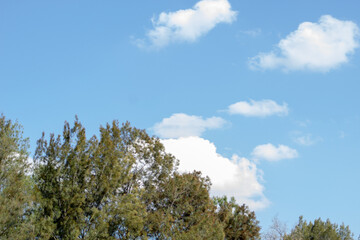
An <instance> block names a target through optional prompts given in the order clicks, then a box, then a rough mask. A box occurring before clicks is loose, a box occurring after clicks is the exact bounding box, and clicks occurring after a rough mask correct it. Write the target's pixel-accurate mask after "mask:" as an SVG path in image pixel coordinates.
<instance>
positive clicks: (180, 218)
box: [0, 115, 353, 240]
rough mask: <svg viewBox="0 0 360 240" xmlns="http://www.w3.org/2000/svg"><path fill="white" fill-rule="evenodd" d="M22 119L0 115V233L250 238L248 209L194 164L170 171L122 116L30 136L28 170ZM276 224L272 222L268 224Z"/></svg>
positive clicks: (253, 234)
mask: <svg viewBox="0 0 360 240" xmlns="http://www.w3.org/2000/svg"><path fill="white" fill-rule="evenodd" d="M28 147H29V141H28V139H26V138H24V137H23V133H22V127H21V126H20V125H19V124H18V123H17V122H12V121H11V120H8V119H6V118H5V116H3V115H1V117H0V239H49V240H55V239H64V240H65V239H89V240H90V239H159V240H170V239H171V240H172V239H177V240H188V239H189V240H192V239H194V240H197V239H211V240H212V239H214V240H256V239H260V226H259V222H258V220H257V219H256V216H255V213H254V212H253V211H251V210H250V209H249V208H248V206H246V205H244V204H243V205H239V204H237V203H236V201H235V199H234V198H231V199H230V200H228V198H227V197H214V198H211V197H210V194H209V192H210V189H211V181H210V179H209V178H208V177H206V176H202V174H201V172H198V171H194V172H179V171H178V170H177V166H178V160H177V159H175V157H174V156H172V155H171V154H169V153H167V152H166V151H165V148H164V146H163V145H162V144H161V141H160V139H159V138H157V137H152V136H149V135H148V134H147V133H146V132H145V131H144V130H140V129H137V128H134V127H132V126H131V125H130V123H128V122H127V123H124V124H119V122H117V121H113V122H112V123H111V124H106V125H105V126H101V127H100V129H99V134H98V135H94V136H90V137H88V136H87V135H86V130H85V128H84V127H83V125H82V124H81V123H80V121H79V120H78V119H77V117H76V119H75V121H74V124H73V125H71V124H70V123H68V122H65V124H64V128H63V131H62V134H60V135H58V136H55V135H54V134H50V135H49V137H46V135H45V133H43V134H42V136H41V138H40V139H39V140H38V141H37V147H36V151H35V154H34V164H33V166H32V167H31V168H30V165H29V163H28V159H29V152H28ZM275 230H276V229H275ZM279 236H280V237H281V238H278V236H277V235H276V234H269V235H267V237H272V238H267V237H266V236H265V239H274V240H275V239H283V240H288V239H294V240H297V239H298V240H303V239H304V240H305V239H306V240H307V239H314V240H322V239H324V240H325V239H326V240H338V239H339V240H352V239H353V236H352V233H351V231H350V230H349V227H347V226H345V225H344V224H342V225H340V226H338V225H336V224H333V223H331V222H330V221H329V220H327V221H326V222H323V221H322V220H321V219H317V220H315V221H314V222H309V223H308V222H306V221H304V220H303V218H300V219H299V223H298V224H297V225H296V226H295V228H294V229H293V230H292V231H291V232H290V233H289V234H286V233H285V231H282V232H281V234H280V235H279Z"/></svg>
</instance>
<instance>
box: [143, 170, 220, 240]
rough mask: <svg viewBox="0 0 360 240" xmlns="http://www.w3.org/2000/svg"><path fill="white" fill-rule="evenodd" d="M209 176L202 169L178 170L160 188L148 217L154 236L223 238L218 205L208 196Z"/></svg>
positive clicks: (151, 235)
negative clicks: (206, 176) (186, 171)
mask: <svg viewBox="0 0 360 240" xmlns="http://www.w3.org/2000/svg"><path fill="white" fill-rule="evenodd" d="M210 185H211V184H210V180H209V178H203V177H201V173H200V172H193V173H184V174H178V173H175V174H174V176H173V177H172V178H170V179H169V181H168V182H164V183H163V184H162V186H161V188H160V191H158V194H157V199H158V201H156V204H155V205H154V211H153V213H152V214H151V215H150V216H151V218H149V226H150V228H151V229H152V231H151V234H150V237H152V238H155V239H179V240H180V239H184V240H187V239H189V240H190V239H219V240H220V239H224V233H223V228H222V225H221V223H220V222H219V220H218V218H217V216H216V213H215V205H214V204H213V201H212V200H211V198H210V196H209V189H210Z"/></svg>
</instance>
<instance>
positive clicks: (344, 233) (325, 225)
mask: <svg viewBox="0 0 360 240" xmlns="http://www.w3.org/2000/svg"><path fill="white" fill-rule="evenodd" d="M284 239H285V240H353V239H354V238H353V234H352V233H351V231H350V229H349V227H348V226H345V225H344V224H342V225H340V226H339V225H337V224H334V223H331V222H330V220H329V219H328V220H326V221H325V222H324V221H322V220H321V219H320V218H319V219H316V220H315V221H314V222H309V223H308V222H307V221H304V219H303V217H302V216H301V217H300V218H299V222H298V223H297V225H296V226H295V227H294V229H293V230H292V231H291V233H290V234H289V235H287V236H286V237H285V238H284Z"/></svg>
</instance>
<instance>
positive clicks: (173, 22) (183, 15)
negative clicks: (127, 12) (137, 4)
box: [138, 0, 237, 48]
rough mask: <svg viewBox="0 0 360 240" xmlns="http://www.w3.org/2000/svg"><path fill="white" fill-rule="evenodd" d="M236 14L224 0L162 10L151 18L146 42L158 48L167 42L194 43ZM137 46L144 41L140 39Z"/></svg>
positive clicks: (233, 17) (230, 20)
mask: <svg viewBox="0 0 360 240" xmlns="http://www.w3.org/2000/svg"><path fill="white" fill-rule="evenodd" d="M236 14H237V13H236V12H235V11H232V10H231V5H230V3H229V2H228V1H227V0H202V1H199V2H197V3H196V4H195V6H194V7H193V8H190V9H184V10H179V11H176V12H169V13H166V12H162V13H160V15H159V17H158V18H157V19H155V18H153V19H152V23H153V26H154V29H152V30H150V31H149V32H148V33H147V37H148V41H149V45H150V46H151V47H155V48H160V47H164V46H166V45H168V44H169V43H171V42H194V41H196V40H197V39H198V38H199V37H201V36H202V35H205V34H206V33H207V32H209V31H210V30H211V29H213V28H214V27H215V26H216V25H217V24H218V23H231V22H233V21H234V20H235V19H236ZM138 45H139V46H140V47H142V46H144V45H146V44H145V41H144V40H140V41H138Z"/></svg>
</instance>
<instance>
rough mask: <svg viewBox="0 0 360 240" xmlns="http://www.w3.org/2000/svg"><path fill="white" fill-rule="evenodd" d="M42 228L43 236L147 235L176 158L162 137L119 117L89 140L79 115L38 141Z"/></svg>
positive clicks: (38, 226) (38, 213) (39, 229)
mask: <svg viewBox="0 0 360 240" xmlns="http://www.w3.org/2000/svg"><path fill="white" fill-rule="evenodd" d="M34 159H35V161H36V168H35V178H34V179H35V183H36V199H37V202H38V206H37V209H36V211H35V212H36V214H35V215H36V219H37V221H36V223H37V224H36V230H37V233H38V237H39V238H43V239H75V238H80V239H134V238H136V237H142V238H146V235H147V233H148V229H147V228H146V226H145V221H146V219H147V215H148V212H149V211H150V210H151V209H152V206H153V205H154V201H156V199H155V198H154V196H155V195H156V194H155V193H156V192H157V191H158V189H159V187H160V184H162V183H163V182H165V181H166V180H167V179H168V178H169V177H170V176H171V174H172V172H173V169H174V166H175V160H174V158H173V157H172V156H171V155H169V154H166V153H165V151H164V147H163V145H162V144H161V143H160V141H159V139H157V138H153V137H149V136H148V135H147V134H146V132H145V131H141V130H138V129H135V128H132V127H130V125H129V124H128V123H126V124H123V126H122V127H120V126H119V124H118V123H117V122H116V121H114V122H113V123H112V125H109V124H107V125H106V127H101V128H100V136H99V139H98V138H97V137H95V136H93V137H91V138H90V139H87V137H86V134H85V128H84V127H83V126H82V125H81V123H80V122H79V121H78V120H77V119H76V121H75V123H74V126H73V127H70V125H69V123H65V126H64V130H63V134H62V136H58V137H55V136H54V135H53V134H52V135H50V139H49V141H47V140H46V139H45V135H44V134H43V136H42V138H41V139H40V140H39V141H38V143H37V149H36V153H35V157H34Z"/></svg>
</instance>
